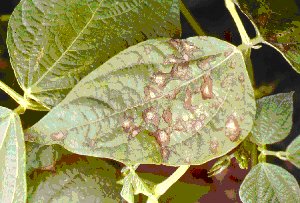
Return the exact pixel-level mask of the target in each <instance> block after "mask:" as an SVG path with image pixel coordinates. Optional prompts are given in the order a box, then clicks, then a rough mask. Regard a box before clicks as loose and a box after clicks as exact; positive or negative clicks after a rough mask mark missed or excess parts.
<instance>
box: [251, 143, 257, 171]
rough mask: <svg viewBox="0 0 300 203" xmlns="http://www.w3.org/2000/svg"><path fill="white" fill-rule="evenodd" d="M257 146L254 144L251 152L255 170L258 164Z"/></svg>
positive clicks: (252, 164) (252, 165)
mask: <svg viewBox="0 0 300 203" xmlns="http://www.w3.org/2000/svg"><path fill="white" fill-rule="evenodd" d="M257 161H258V160H257V145H256V144H255V143H252V150H251V168H253V167H254V166H255V165H256V164H257Z"/></svg>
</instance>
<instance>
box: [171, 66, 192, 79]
mask: <svg viewBox="0 0 300 203" xmlns="http://www.w3.org/2000/svg"><path fill="white" fill-rule="evenodd" d="M171 76H172V78H174V79H180V80H189V79H190V78H191V77H192V74H191V70H190V68H189V63H188V62H184V63H178V64H174V65H173V67H172V70H171Z"/></svg>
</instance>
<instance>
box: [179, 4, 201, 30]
mask: <svg viewBox="0 0 300 203" xmlns="http://www.w3.org/2000/svg"><path fill="white" fill-rule="evenodd" d="M180 11H181V13H182V15H183V16H184V17H185V19H186V20H187V22H188V23H189V25H190V26H191V27H192V28H193V30H194V31H195V33H196V34H197V35H199V36H201V35H205V32H204V31H203V30H202V28H201V27H200V25H199V24H198V22H197V21H196V20H195V18H194V17H193V16H192V14H191V12H190V11H189V9H188V8H187V7H186V6H185V5H184V3H183V2H182V0H180Z"/></svg>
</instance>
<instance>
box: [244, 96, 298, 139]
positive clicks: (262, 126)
mask: <svg viewBox="0 0 300 203" xmlns="http://www.w3.org/2000/svg"><path fill="white" fill-rule="evenodd" d="M293 94H294V92H290V93H280V94H276V95H271V96H267V97H263V98H261V99H259V100H258V101H257V111H256V116H255V120H254V125H253V128H252V130H251V133H252V135H251V138H250V139H251V141H253V142H254V143H256V144H258V145H262V144H273V143H276V142H279V141H281V140H283V139H284V138H285V137H286V136H288V135H289V133H290V130H291V128H292V125H293V121H292V114H293Z"/></svg>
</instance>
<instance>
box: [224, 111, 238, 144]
mask: <svg viewBox="0 0 300 203" xmlns="http://www.w3.org/2000/svg"><path fill="white" fill-rule="evenodd" d="M240 134H241V128H240V125H239V123H238V121H237V119H236V117H235V116H234V115H231V116H229V117H228V118H227V121H226V123H225V135H226V136H227V137H228V138H229V139H230V141H232V142H234V141H236V140H238V138H239V137H240Z"/></svg>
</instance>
